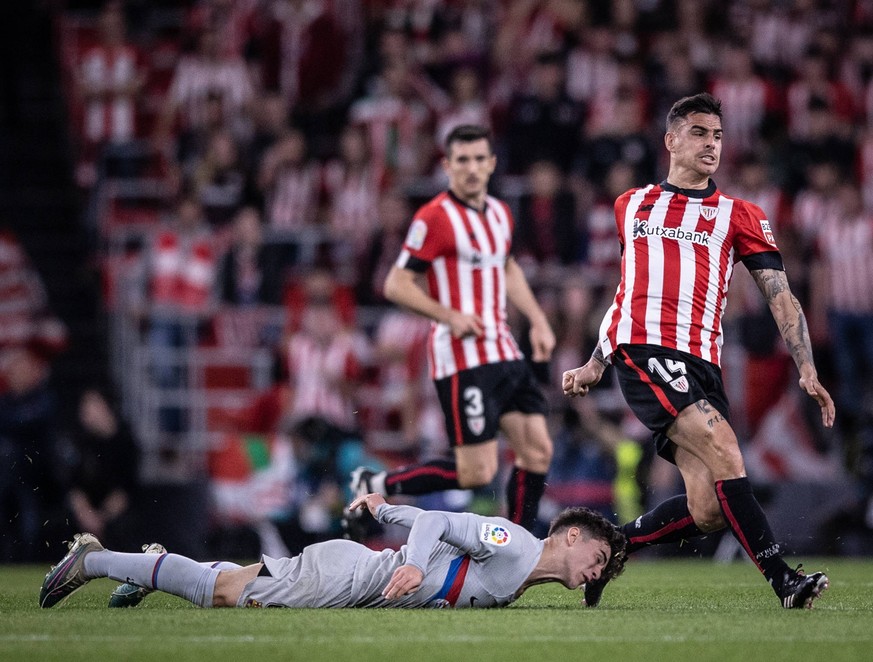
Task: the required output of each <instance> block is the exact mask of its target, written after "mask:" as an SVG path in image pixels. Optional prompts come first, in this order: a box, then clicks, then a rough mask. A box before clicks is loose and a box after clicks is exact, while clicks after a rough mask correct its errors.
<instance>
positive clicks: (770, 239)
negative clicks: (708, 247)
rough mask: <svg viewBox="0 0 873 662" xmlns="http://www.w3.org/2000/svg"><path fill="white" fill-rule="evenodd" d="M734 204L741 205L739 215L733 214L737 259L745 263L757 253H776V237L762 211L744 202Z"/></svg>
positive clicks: (734, 243) (777, 248)
mask: <svg viewBox="0 0 873 662" xmlns="http://www.w3.org/2000/svg"><path fill="white" fill-rule="evenodd" d="M736 204H739V205H741V207H740V210H739V213H736V214H734V219H735V220H736V226H735V228H734V238H733V247H734V251H735V253H736V256H737V259H738V260H742V261H743V262H746V263H747V258H749V257H750V256H752V255H755V254H758V253H773V252H776V253H778V252H779V247H778V246H777V245H776V237H775V236H774V235H773V229H772V227H771V225H770V220H769V219H768V218H767V216H766V215H765V214H764V211H763V210H762V209H761V208H760V207H758V206H757V205H754V204H752V203H751V202H746V201H745V200H737V201H736Z"/></svg>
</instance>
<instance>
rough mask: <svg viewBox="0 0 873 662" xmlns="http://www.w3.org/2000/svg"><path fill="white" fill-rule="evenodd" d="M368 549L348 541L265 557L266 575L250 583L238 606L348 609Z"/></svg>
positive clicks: (332, 542)
mask: <svg viewBox="0 0 873 662" xmlns="http://www.w3.org/2000/svg"><path fill="white" fill-rule="evenodd" d="M362 551H363V552H368V551H369V550H367V549H366V548H365V547H363V546H362V545H358V544H357V543H353V542H351V541H348V540H330V541H327V542H323V543H318V544H316V545H310V546H309V547H307V548H306V549H305V550H303V552H302V553H301V554H298V555H297V556H295V557H293V558H280V559H274V558H272V557H270V556H262V557H261V563H263V564H264V566H265V568H266V571H267V572H268V573H269V575H266V574H265V573H263V571H262V574H260V575H258V576H257V577H255V578H254V579H253V580H252V581H250V582H249V583H248V584H246V586H245V588H244V589H243V591H242V593H241V594H240V597H239V600H237V603H236V606H237V607H261V608H263V607H301V608H305V607H347V606H349V602H350V600H351V597H352V582H353V579H354V570H355V565H356V564H357V561H358V557H359V555H360V554H361V552H362Z"/></svg>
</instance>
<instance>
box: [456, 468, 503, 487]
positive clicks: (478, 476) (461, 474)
mask: <svg viewBox="0 0 873 662" xmlns="http://www.w3.org/2000/svg"><path fill="white" fill-rule="evenodd" d="M496 475H497V463H496V462H495V463H493V464H492V463H491V462H479V463H475V464H472V465H467V466H461V465H458V484H459V485H460V486H461V487H462V488H464V489H472V488H475V487H483V486H485V485H488V484H489V483H490V482H491V481H492V480H494V476H496Z"/></svg>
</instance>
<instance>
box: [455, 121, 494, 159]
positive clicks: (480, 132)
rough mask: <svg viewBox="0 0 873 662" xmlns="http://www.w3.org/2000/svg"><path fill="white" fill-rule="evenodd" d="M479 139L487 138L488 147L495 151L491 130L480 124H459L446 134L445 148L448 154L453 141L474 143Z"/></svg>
mask: <svg viewBox="0 0 873 662" xmlns="http://www.w3.org/2000/svg"><path fill="white" fill-rule="evenodd" d="M477 140H487V141H488V149H489V150H491V151H492V152H493V151H494V141H493V139H492V138H491V130H490V129H488V127H484V126H480V125H478V124H459V125H458V126H456V127H455V128H454V129H452V130H451V131H450V132H449V135H448V136H446V142H445V149H446V155H447V156H448V155H449V154H450V153H451V150H452V144H453V143H473V142H476V141H477Z"/></svg>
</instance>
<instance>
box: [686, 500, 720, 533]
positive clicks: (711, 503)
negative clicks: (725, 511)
mask: <svg viewBox="0 0 873 662" xmlns="http://www.w3.org/2000/svg"><path fill="white" fill-rule="evenodd" d="M688 512H689V513H691V517H692V519H693V520H694V523H695V524H696V525H697V528H698V529H700V530H701V531H703V532H705V533H711V532H713V531H720V530H721V529H723V528H724V527H725V525H726V522H725V521H724V516H723V515H722V512H721V508H720V507H719V505H718V501H716V500H715V499H711V500H710V499H692V498H689V499H688Z"/></svg>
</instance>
